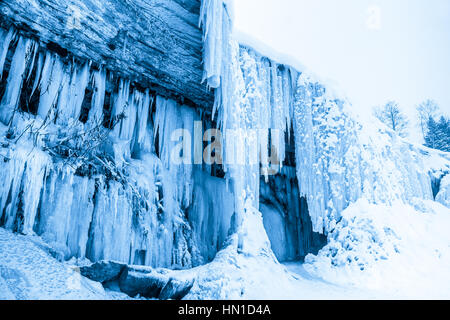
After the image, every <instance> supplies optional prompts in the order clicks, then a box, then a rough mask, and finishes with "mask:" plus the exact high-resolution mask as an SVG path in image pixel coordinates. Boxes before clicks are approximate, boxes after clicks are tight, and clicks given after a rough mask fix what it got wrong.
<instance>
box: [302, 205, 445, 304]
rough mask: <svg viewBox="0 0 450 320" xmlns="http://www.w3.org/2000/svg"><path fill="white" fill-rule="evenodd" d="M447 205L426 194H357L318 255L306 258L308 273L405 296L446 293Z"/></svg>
mask: <svg viewBox="0 0 450 320" xmlns="http://www.w3.org/2000/svg"><path fill="white" fill-rule="evenodd" d="M449 223H450V209H449V208H447V207H444V206H442V205H440V204H438V203H436V202H433V201H430V200H421V199H416V200H415V205H414V206H413V205H407V204H404V203H403V202H401V201H398V202H395V203H393V204H392V205H375V204H371V203H369V202H368V201H367V200H364V199H361V200H359V201H357V202H356V203H354V204H352V205H350V207H349V208H348V209H346V210H344V212H343V213H342V220H341V221H340V222H339V223H338V224H337V225H336V228H335V229H334V230H333V232H331V233H330V235H329V237H328V239H329V240H328V244H327V246H326V247H324V248H323V249H322V250H321V251H320V252H319V254H318V255H317V256H309V257H307V259H306V264H305V269H306V270H307V271H308V272H310V273H311V274H313V275H315V276H318V277H320V278H323V279H325V280H326V281H330V282H333V283H337V284H341V285H342V284H346V285H348V284H350V285H353V286H355V287H358V288H362V289H370V290H376V291H378V292H383V293H386V294H392V295H393V296H396V297H399V298H408V299H421V298H422V299H434V298H436V299H448V298H449V296H450V288H449V286H448V283H449V281H450V272H449V270H450V250H449V248H450V236H449V234H448V230H447V229H448V228H447V226H448V225H449Z"/></svg>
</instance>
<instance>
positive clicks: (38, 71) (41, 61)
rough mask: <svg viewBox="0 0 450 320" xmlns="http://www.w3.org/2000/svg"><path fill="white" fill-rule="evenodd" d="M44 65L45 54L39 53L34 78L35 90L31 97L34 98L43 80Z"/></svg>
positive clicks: (33, 89) (32, 91)
mask: <svg viewBox="0 0 450 320" xmlns="http://www.w3.org/2000/svg"><path fill="white" fill-rule="evenodd" d="M43 64H44V54H43V53H42V52H39V57H38V62H37V66H36V76H35V78H34V83H33V88H32V90H31V95H30V97H32V96H33V94H34V92H35V91H36V89H37V87H38V85H39V82H40V80H41V74H42V68H43Z"/></svg>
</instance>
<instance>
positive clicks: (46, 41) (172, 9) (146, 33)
mask: <svg viewBox="0 0 450 320" xmlns="http://www.w3.org/2000/svg"><path fill="white" fill-rule="evenodd" d="M199 14H200V1H199V0H133V1H124V0H101V1H98V0H72V1H70V4H68V3H67V2H66V1H58V0H23V1H17V0H2V1H0V27H2V28H5V29H7V28H9V27H10V26H11V25H14V26H15V27H16V28H17V29H18V30H20V32H21V33H22V34H24V35H25V36H27V37H31V38H37V39H39V42H40V45H41V46H42V47H47V49H49V50H52V51H54V52H57V53H58V54H60V55H61V56H62V57H64V56H67V55H73V56H75V57H76V58H78V59H82V60H90V61H92V62H93V63H94V64H96V65H104V66H106V68H107V69H108V70H109V71H111V72H113V73H114V74H116V75H118V76H119V77H121V78H126V79H131V80H132V81H135V82H136V84H137V85H139V86H142V87H143V88H146V89H147V88H148V89H150V90H152V91H154V92H156V93H158V95H161V96H166V97H170V98H173V99H175V100H179V101H180V102H183V103H185V104H188V105H189V104H193V105H196V106H200V107H204V108H205V109H210V108H211V107H212V104H213V102H214V96H213V94H212V92H210V91H209V90H208V89H207V88H206V85H205V84H202V76H203V64H202V49H203V42H202V33H201V30H200V28H199V27H198V21H199Z"/></svg>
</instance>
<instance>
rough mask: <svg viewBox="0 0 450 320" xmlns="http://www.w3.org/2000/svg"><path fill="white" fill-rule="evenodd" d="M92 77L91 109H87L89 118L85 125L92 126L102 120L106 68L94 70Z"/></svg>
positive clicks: (99, 123) (100, 122) (95, 125)
mask: <svg viewBox="0 0 450 320" xmlns="http://www.w3.org/2000/svg"><path fill="white" fill-rule="evenodd" d="M93 77H94V94H93V96H92V104H91V109H90V110H89V118H88V121H87V123H86V125H87V126H89V127H91V128H93V127H97V126H99V125H101V124H102V122H103V105H104V101H105V89H106V69H102V70H100V71H95V72H94V74H93Z"/></svg>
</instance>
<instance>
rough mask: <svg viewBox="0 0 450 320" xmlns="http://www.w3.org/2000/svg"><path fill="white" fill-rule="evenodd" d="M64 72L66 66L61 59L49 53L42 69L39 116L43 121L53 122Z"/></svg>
mask: <svg viewBox="0 0 450 320" xmlns="http://www.w3.org/2000/svg"><path fill="white" fill-rule="evenodd" d="M63 72H64V64H63V62H62V61H61V59H60V58H59V57H58V56H57V55H55V54H52V53H50V52H47V54H46V57H45V63H44V67H43V68H42V77H41V81H40V94H41V95H40V99H39V107H38V115H39V116H41V117H42V118H43V119H49V120H53V115H54V111H55V110H54V107H55V106H56V103H57V99H58V93H59V89H60V87H61V81H62V77H63Z"/></svg>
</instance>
